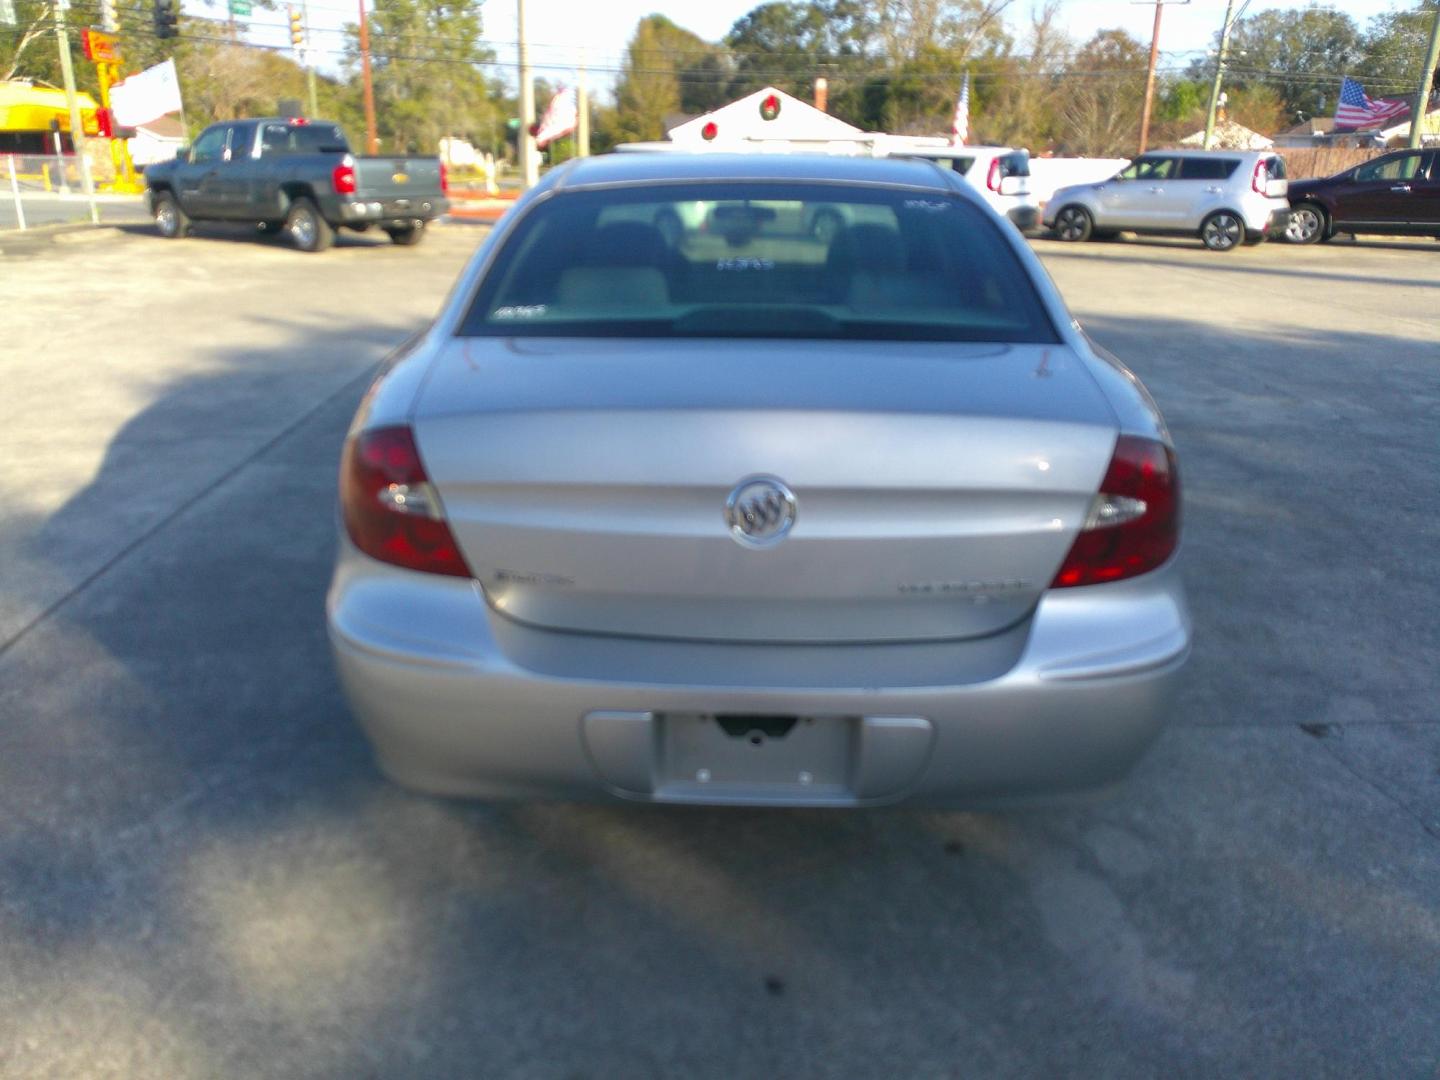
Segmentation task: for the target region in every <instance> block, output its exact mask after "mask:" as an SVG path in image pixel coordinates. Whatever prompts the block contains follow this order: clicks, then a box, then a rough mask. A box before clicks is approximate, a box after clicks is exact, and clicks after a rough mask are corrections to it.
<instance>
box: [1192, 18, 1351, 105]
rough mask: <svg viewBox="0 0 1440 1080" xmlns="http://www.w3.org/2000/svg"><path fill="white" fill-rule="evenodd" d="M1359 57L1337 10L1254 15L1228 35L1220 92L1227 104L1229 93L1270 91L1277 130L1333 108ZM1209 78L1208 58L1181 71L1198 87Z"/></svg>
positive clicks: (1210, 65)
mask: <svg viewBox="0 0 1440 1080" xmlns="http://www.w3.org/2000/svg"><path fill="white" fill-rule="evenodd" d="M1214 47H1215V49H1216V50H1217V51H1218V49H1219V47H1220V35H1219V32H1218V31H1217V32H1216V34H1215V46H1214ZM1364 52H1365V49H1364V41H1363V39H1362V37H1361V34H1360V29H1359V27H1358V26H1356V25H1355V20H1354V19H1352V18H1351V17H1350V16H1349V15H1346V14H1345V13H1344V12H1342V11H1336V10H1334V9H1330V8H1319V7H1308V8H1297V9H1292V10H1279V9H1271V10H1268V11H1260V12H1257V13H1256V14H1254V15H1251V16H1249V17H1248V18H1245V19H1242V20H1240V21H1239V22H1237V23H1236V24H1235V26H1234V27H1233V28H1232V29H1231V31H1230V57H1229V61H1228V63H1227V65H1226V75H1225V84H1226V89H1227V91H1230V92H1231V97H1232V99H1233V98H1234V90H1235V89H1253V88H1258V87H1261V86H1269V87H1271V88H1273V89H1274V91H1276V93H1278V95H1279V99H1280V101H1281V106H1282V108H1281V112H1282V114H1284V115H1282V117H1281V122H1282V125H1283V123H1284V122H1285V121H1286V120H1289V121H1292V122H1293V121H1294V119H1295V118H1296V114H1298V113H1303V114H1305V115H1306V116H1316V115H1319V114H1321V113H1323V112H1324V111H1325V109H1326V108H1333V107H1334V104H1335V101H1336V99H1337V97H1338V96H1339V78H1340V76H1341V75H1343V74H1345V73H1347V72H1352V71H1356V70H1358V69H1360V67H1361V66H1362V63H1361V62H1362V59H1363V56H1364ZM1214 74H1215V61H1214V60H1213V58H1211V59H1205V60H1196V61H1194V62H1193V63H1192V64H1191V65H1190V69H1189V71H1188V72H1187V75H1188V76H1189V77H1190V78H1191V79H1194V80H1196V81H1201V82H1203V81H1206V80H1208V79H1210V78H1213V77H1214ZM1231 112H1232V114H1233V113H1234V109H1233V108H1232V110H1231ZM1241 123H1244V121H1241ZM1245 126H1246V127H1251V126H1252V125H1250V124H1246V125H1245ZM1256 130H1260V129H1258V128H1257V129H1256Z"/></svg>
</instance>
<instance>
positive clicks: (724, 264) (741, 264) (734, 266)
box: [715, 259, 775, 270]
mask: <svg viewBox="0 0 1440 1080" xmlns="http://www.w3.org/2000/svg"><path fill="white" fill-rule="evenodd" d="M715 269H716V270H774V269H775V260H774V259H716V260H715Z"/></svg>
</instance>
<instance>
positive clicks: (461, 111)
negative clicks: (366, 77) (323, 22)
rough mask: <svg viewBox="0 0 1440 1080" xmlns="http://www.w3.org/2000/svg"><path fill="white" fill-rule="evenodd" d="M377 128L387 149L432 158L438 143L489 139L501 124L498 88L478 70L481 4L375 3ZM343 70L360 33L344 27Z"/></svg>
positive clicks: (445, 0) (489, 56) (482, 59)
mask: <svg viewBox="0 0 1440 1080" xmlns="http://www.w3.org/2000/svg"><path fill="white" fill-rule="evenodd" d="M369 22H370V48H371V67H372V70H373V72H374V85H375V114H376V127H377V128H378V129H379V132H380V135H381V139H382V141H383V143H384V146H385V147H386V149H388V150H390V151H392V152H393V151H399V152H406V151H420V152H423V153H427V154H433V153H435V150H436V147H437V146H438V145H439V142H440V139H441V138H442V137H445V136H457V137H460V138H464V139H469V140H470V141H472V142H479V141H483V140H484V139H485V138H487V137H489V136H491V135H492V134H493V132H494V131H495V130H497V125H498V122H499V120H500V116H499V109H498V107H497V105H496V99H497V98H498V97H499V96H500V95H499V88H498V87H496V86H494V85H493V84H492V83H491V82H490V81H489V80H487V79H486V77H485V75H484V72H483V69H482V65H485V64H488V63H491V62H493V61H494V59H495V57H494V54H493V53H492V52H491V51H490V50H489V49H488V48H486V47H484V46H483V45H481V44H480V43H479V42H480V38H481V33H482V30H483V26H482V23H481V18H480V0H375V4H374V7H373V9H372V12H371V15H370V20H369ZM348 29H349V31H350V41H349V44H348V46H347V53H348V57H349V64H350V68H351V71H352V74H353V72H354V71H355V70H356V69H358V67H359V40H358V38H359V32H358V28H357V27H355V26H353V25H352V26H350V27H349V28H348Z"/></svg>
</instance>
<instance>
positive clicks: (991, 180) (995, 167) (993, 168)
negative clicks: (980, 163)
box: [985, 157, 1000, 191]
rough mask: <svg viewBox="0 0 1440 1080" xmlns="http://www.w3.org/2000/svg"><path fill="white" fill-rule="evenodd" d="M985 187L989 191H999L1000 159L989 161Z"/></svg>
mask: <svg viewBox="0 0 1440 1080" xmlns="http://www.w3.org/2000/svg"><path fill="white" fill-rule="evenodd" d="M985 186H986V187H987V188H989V189H990V190H991V191H999V190H1000V159H999V158H998V157H997V158H991V159H990V171H989V172H988V173H986V174H985Z"/></svg>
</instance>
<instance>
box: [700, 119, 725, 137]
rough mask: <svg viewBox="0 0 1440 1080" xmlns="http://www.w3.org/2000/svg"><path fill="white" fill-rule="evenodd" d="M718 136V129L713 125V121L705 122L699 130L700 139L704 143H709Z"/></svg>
mask: <svg viewBox="0 0 1440 1080" xmlns="http://www.w3.org/2000/svg"><path fill="white" fill-rule="evenodd" d="M719 134H720V129H719V128H718V127H717V126H716V125H715V121H714V120H707V121H706V122H705V126H704V127H702V128H701V129H700V137H701V138H702V139H704V140H705V141H706V142H711V141H712V140H713V139H714V138H715V136H716V135H719Z"/></svg>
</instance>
